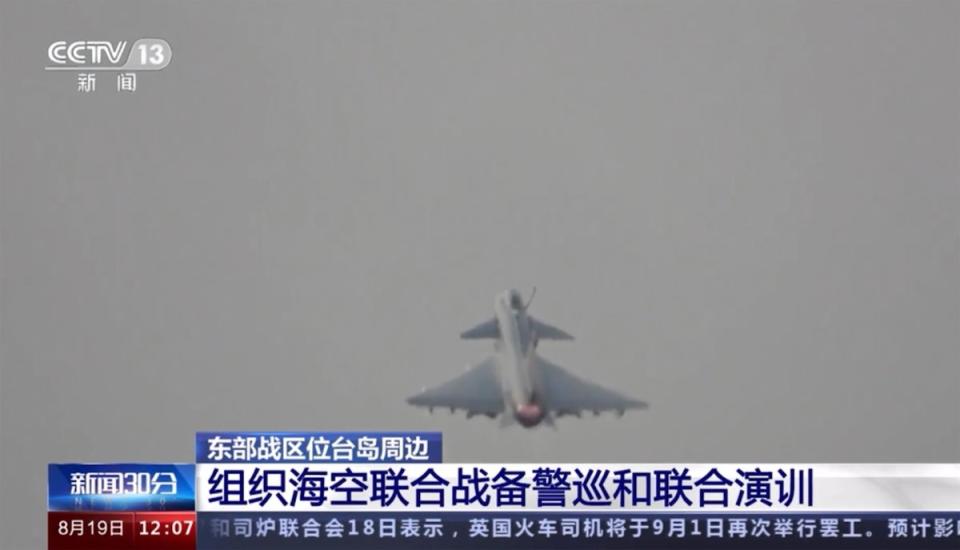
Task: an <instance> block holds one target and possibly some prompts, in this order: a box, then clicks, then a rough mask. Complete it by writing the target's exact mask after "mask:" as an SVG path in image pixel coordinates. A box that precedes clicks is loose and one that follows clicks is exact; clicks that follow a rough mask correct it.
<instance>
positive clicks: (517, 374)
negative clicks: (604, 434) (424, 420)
mask: <svg viewBox="0 0 960 550" xmlns="http://www.w3.org/2000/svg"><path fill="white" fill-rule="evenodd" d="M535 293H536V289H534V294H535ZM532 301H533V294H531V296H530V301H528V302H527V303H526V304H525V303H524V302H523V297H522V296H521V294H520V292H518V291H517V290H507V291H504V292H502V293H500V294H498V295H497V296H496V298H495V299H494V301H493V311H494V318H493V319H490V320H489V321H486V322H484V323H480V324H479V325H477V326H475V327H473V328H471V329H469V330H467V331H464V332H463V333H462V334H460V337H461V338H463V339H467V340H473V339H484V338H486V339H492V340H494V350H495V353H494V355H491V356H490V357H488V358H487V359H484V360H483V361H481V362H480V363H478V364H476V365H473V366H471V367H468V368H467V371H466V372H465V373H463V374H462V375H460V376H459V377H457V378H454V379H453V380H450V381H449V382H447V383H445V384H441V385H439V386H437V387H435V388H431V389H425V390H423V391H422V392H421V393H419V394H417V395H414V396H413V397H410V398H409V399H407V402H408V403H410V404H411V405H415V406H419V407H427V408H428V409H429V410H430V411H431V412H432V411H433V409H434V408H438V407H439V408H448V409H450V411H451V412H453V411H456V410H458V409H462V410H465V411H466V413H467V418H471V417H473V416H476V415H479V414H482V415H485V416H488V417H490V418H495V417H497V416H498V415H503V416H502V417H501V426H508V425H510V424H512V423H513V422H514V421H515V422H517V423H519V424H520V425H521V426H523V427H525V428H532V427H534V426H536V425H538V424H540V423H541V422H543V423H545V424H547V425H550V426H552V425H553V420H554V418H556V417H561V416H564V415H573V416H577V417H579V416H580V415H581V413H583V412H584V411H593V413H594V414H596V415H598V414H600V412H601V411H616V412H617V413H618V415H619V416H622V415H623V413H624V411H626V410H627V409H644V408H646V407H647V404H646V403H644V402H642V401H637V400H635V399H631V398H629V397H626V396H623V395H621V394H619V393H617V392H615V391H612V390H608V389H605V388H602V387H600V386H597V385H595V384H592V383H590V382H587V381H584V380H581V379H580V378H578V377H576V376H574V375H573V374H570V373H569V372H567V371H566V370H564V369H562V368H560V367H558V366H557V365H554V364H553V363H551V362H549V361H547V360H546V359H544V358H543V357H541V356H540V355H538V354H537V351H536V350H537V344H538V342H539V341H540V340H573V336H570V335H569V334H567V333H566V332H564V331H562V330H560V329H559V328H556V327H554V326H551V325H548V324H547V323H544V322H542V321H540V320H538V319H536V318H534V317H532V316H530V315H529V314H528V313H527V310H528V309H529V307H530V303H531V302H532Z"/></svg>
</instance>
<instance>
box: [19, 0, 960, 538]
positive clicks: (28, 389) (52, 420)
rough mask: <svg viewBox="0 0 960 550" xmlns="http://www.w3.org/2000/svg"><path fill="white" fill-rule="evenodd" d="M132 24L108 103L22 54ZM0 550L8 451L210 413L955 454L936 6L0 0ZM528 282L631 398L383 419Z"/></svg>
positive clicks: (647, 441) (837, 453)
mask: <svg viewBox="0 0 960 550" xmlns="http://www.w3.org/2000/svg"><path fill="white" fill-rule="evenodd" d="M141 37H161V38H164V39H166V40H167V41H168V42H169V43H170V45H171V46H172V48H173V59H172V62H171V64H170V65H169V66H168V67H167V68H166V69H165V70H163V71H162V72H159V73H142V74H141V75H140V79H139V82H138V90H137V91H136V93H134V94H120V93H117V92H116V91H115V82H114V80H113V78H114V77H113V75H112V74H110V73H99V74H98V79H99V82H98V90H97V91H96V92H95V93H93V94H88V95H85V94H80V93H78V92H77V91H76V82H75V77H74V76H72V75H70V74H65V73H51V72H45V71H43V70H42V67H43V66H44V65H45V64H46V50H47V46H48V45H49V44H50V43H51V42H53V41H55V40H78V39H88V40H96V39H103V40H130V41H132V40H135V39H137V38H141ZM0 41H2V42H0V46H2V47H0V62H2V75H3V76H2V80H0V87H2V96H0V97H2V104H0V109H2V110H0V113H2V124H0V136H2V142H0V145H2V147H0V155H2V156H0V170H2V171H0V183H2V197H0V198H2V202H0V215H2V219H0V230H2V288H0V290H2V296H0V298H2V310H0V314H2V318H0V321H2V333H0V336H2V373H0V451H2V454H0V501H2V502H0V547H2V548H3V550H21V549H34V548H40V547H41V546H42V545H43V540H44V538H43V537H44V536H43V534H42V531H43V527H42V526H43V525H44V521H45V520H44V514H43V513H44V491H45V475H46V474H45V464H46V463H48V462H54V461H132V460H141V461H190V460H191V459H192V447H193V432H194V431H196V430H211V429H355V428H362V429H439V430H442V431H443V432H444V437H445V450H446V458H447V459H449V460H455V461H470V460H481V461H536V460H539V459H551V460H559V461H631V462H643V461H681V460H684V461H729V460H749V461H941V462H945V461H960V407H958V404H957V400H956V396H957V393H958V390H960V371H958V365H960V291H958V286H957V281H958V280H960V255H958V249H960V246H958V238H960V227H958V225H960V221H958V220H960V216H958V214H960V184H958V182H960V161H958V158H960V155H958V152H960V109H958V97H960V5H958V4H957V3H955V2H933V1H921V2H909V3H908V2H884V1H870V2H860V1H847V2H787V1H782V2H762V1H756V2H610V1H606V2H604V1H597V2H586V1H584V2H546V1H542V2H534V1H519V2H513V1H511V2H505V1H503V2H496V1H495V2H487V1H484V2H479V1H478V2H447V1H431V2H424V1H419V2H416V1H415V2H403V3H398V2H386V1H379V2H378V1H374V2H363V3H354V2H305V1H304V2H292V1H291V2H269V3H268V2H258V3H254V2H226V1H220V2H190V3H186V2H184V3H171V2H138V3H136V4H134V3H128V2H84V3H79V2H76V3H75V2H70V3H66V2H63V3H60V2H57V3H54V2H27V1H14V2H5V3H4V4H3V5H2V6H0ZM532 285H537V287H538V289H539V290H538V295H537V299H536V302H535V303H534V306H533V312H534V314H535V315H538V316H539V317H541V318H543V319H544V320H546V321H548V322H550V323H553V324H556V325H557V326H559V327H561V328H563V329H565V330H568V331H570V332H572V333H573V334H574V335H575V336H576V337H577V340H576V341H574V342H573V343H544V344H543V345H542V346H541V350H542V351H543V354H544V355H545V356H546V357H548V358H550V359H551V360H553V361H555V362H557V363H559V364H561V365H564V366H566V367H568V368H570V369H571V370H573V371H574V372H576V373H578V374H581V375H584V376H586V377H588V378H590V379H592V380H594V381H596V382H600V383H603V384H607V385H610V386H614V387H617V388H619V389H621V390H623V391H624V392H626V393H629V394H630V395H633V396H635V397H637V398H640V399H644V400H646V401H649V402H650V404H651V408H650V409H649V410H648V411H643V412H638V413H632V414H628V415H627V416H625V417H624V418H623V419H620V420H616V419H615V418H613V417H610V416H605V417H601V418H597V419H594V418H589V419H583V420H575V419H564V420H562V421H560V422H559V428H558V429H557V430H555V431H552V430H549V429H545V430H536V431H523V430H520V429H516V428H514V429H509V430H499V429H498V428H497V423H496V422H494V421H488V420H485V419H474V420H472V421H470V422H467V421H466V420H464V419H463V416H462V414H461V415H458V416H455V417H453V416H450V415H449V414H448V413H440V414H437V415H435V416H433V417H431V416H429V415H427V414H426V413H425V412H424V411H421V410H417V409H413V408H410V407H408V406H407V405H405V403H404V398H405V397H407V396H408V395H409V394H411V393H413V392H415V391H417V390H418V389H419V388H420V387H421V386H423V385H428V384H432V383H436V382H440V381H443V380H445V379H447V378H449V377H451V376H453V375H454V374H456V373H458V372H460V370H461V369H462V368H463V367H464V366H465V365H466V364H468V363H471V362H474V361H477V360H480V359H482V358H483V357H484V356H485V354H486V353H487V352H488V350H489V347H490V345H489V343H464V342H461V341H459V340H458V338H457V334H458V333H459V332H460V331H461V330H462V329H464V328H467V327H469V326H472V325H473V324H475V323H477V322H479V321H482V320H485V319H487V318H489V317H490V316H491V314H492V309H491V308H492V299H493V296H494V294H495V293H496V292H498V291H500V290H502V289H504V288H508V287H517V288H520V289H522V290H523V291H524V292H525V293H527V292H529V289H530V287H531V286H532Z"/></svg>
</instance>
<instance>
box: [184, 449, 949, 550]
mask: <svg viewBox="0 0 960 550" xmlns="http://www.w3.org/2000/svg"><path fill="white" fill-rule="evenodd" d="M441 444H442V443H441V437H440V434H438V433H412V432H411V433H356V432H325V433H303V432H282V433H277V432H262V433H261V432H257V433H254V432H243V433H237V432H231V433H201V434H198V435H197V470H196V472H197V480H196V499H197V501H196V510H197V524H198V525H197V527H198V528H197V548H198V549H201V550H227V549H236V550H241V549H263V548H269V549H273V550H283V549H295V548H344V549H367V548H371V549H373V548H376V549H384V548H448V549H459V548H463V549H472V548H476V549H482V548H497V549H530V550H534V549H544V550H546V549H566V548H571V549H572V548H589V549H602V548H610V549H618V548H678V549H686V548H904V549H906V548H909V549H923V548H960V466H958V465H917V464H914V465H871V464H861V465H858V464H850V465H830V464H817V465H789V466H788V465H772V464H717V465H710V464H686V465H681V464H653V465H642V464H641V465H635V464H449V463H443V462H442V449H441ZM878 488H880V489H878Z"/></svg>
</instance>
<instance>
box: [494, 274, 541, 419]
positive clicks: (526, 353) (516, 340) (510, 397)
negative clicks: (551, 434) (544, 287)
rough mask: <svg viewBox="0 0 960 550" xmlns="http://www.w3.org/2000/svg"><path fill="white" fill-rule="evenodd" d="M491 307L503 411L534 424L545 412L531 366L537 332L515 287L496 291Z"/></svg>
mask: <svg viewBox="0 0 960 550" xmlns="http://www.w3.org/2000/svg"><path fill="white" fill-rule="evenodd" d="M493 310H494V313H495V315H496V317H497V324H498V325H499V327H500V336H501V339H500V341H499V342H498V346H497V348H498V349H497V351H498V352H499V353H500V355H501V359H502V361H500V367H501V372H500V380H501V384H502V385H503V393H504V403H506V404H507V409H508V410H506V411H505V413H506V414H512V415H513V417H514V418H515V419H516V421H517V422H518V423H520V424H521V425H523V426H525V427H528V428H529V427H532V426H536V425H537V424H539V423H540V421H541V420H543V418H544V416H545V415H546V408H545V407H544V404H543V403H542V402H541V400H540V396H539V393H540V392H538V384H537V380H536V377H535V376H534V373H533V368H532V366H533V358H534V354H535V350H536V338H537V336H536V334H535V333H534V331H533V327H532V324H531V323H530V319H529V317H527V312H526V308H525V307H524V305H523V300H522V298H521V297H520V293H519V292H517V291H516V290H509V291H506V292H503V293H501V294H499V295H498V296H497V297H496V299H494V303H493Z"/></svg>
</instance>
